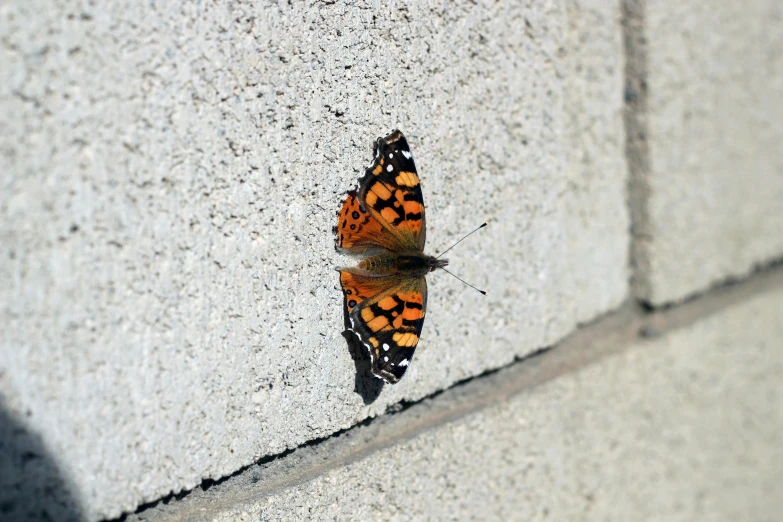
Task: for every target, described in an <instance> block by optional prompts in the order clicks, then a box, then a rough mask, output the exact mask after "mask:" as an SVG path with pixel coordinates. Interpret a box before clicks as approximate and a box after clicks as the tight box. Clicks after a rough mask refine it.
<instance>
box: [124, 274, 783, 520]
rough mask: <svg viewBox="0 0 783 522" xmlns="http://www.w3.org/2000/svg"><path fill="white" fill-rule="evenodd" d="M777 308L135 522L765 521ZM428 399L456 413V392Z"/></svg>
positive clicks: (634, 348) (774, 426) (778, 296)
mask: <svg viewBox="0 0 783 522" xmlns="http://www.w3.org/2000/svg"><path fill="white" fill-rule="evenodd" d="M781 305H783V291H781V290H780V288H779V287H778V290H777V291H775V292H771V291H770V292H769V293H767V294H764V295H758V296H756V297H754V298H752V299H750V300H749V301H745V302H743V303H740V304H736V305H735V306H733V307H729V308H727V309H724V310H723V311H721V312H720V313H717V314H716V315H713V316H711V317H708V318H706V319H702V320H701V321H699V322H696V323H691V324H690V325H689V326H687V327H684V328H682V329H680V330H675V331H670V332H668V333H667V334H666V335H663V336H661V337H659V338H657V339H654V340H649V341H635V342H634V343H633V344H632V345H631V346H626V347H625V349H620V350H619V351H618V352H617V353H615V354H614V355H611V356H608V357H604V358H601V359H598V360H597V361H595V362H593V363H592V364H590V365H587V366H583V367H582V368H581V369H579V370H578V371H575V372H564V373H561V374H560V376H559V377H557V378H555V379H554V380H550V381H548V382H545V383H544V384H542V385H540V386H538V387H535V388H532V389H527V390H525V391H524V392H522V393H518V394H516V395H513V396H511V397H509V398H508V400H506V401H501V402H499V403H497V404H494V405H491V406H490V407H488V408H486V409H482V410H479V411H477V412H475V413H473V414H470V415H467V416H464V417H461V418H459V419H458V420H456V421H454V422H451V423H448V424H440V425H437V426H435V427H434V428H432V429H430V430H428V431H424V432H422V433H420V434H419V435H417V436H415V437H413V438H410V439H408V440H405V441H402V442H398V443H395V442H394V440H393V438H391V440H390V435H389V434H388V433H386V434H384V432H383V430H380V431H379V432H373V431H372V426H370V427H362V428H359V429H357V430H354V431H352V432H351V433H350V434H349V435H348V436H347V437H346V440H345V441H343V442H342V445H343V446H344V447H353V446H358V447H362V446H367V447H372V446H373V445H374V442H375V441H376V440H378V439H386V440H387V441H390V442H391V444H389V446H383V447H380V448H377V447H376V448H375V451H373V452H370V453H369V454H367V455H364V456H363V458H361V459H358V460H354V461H351V462H346V463H345V464H344V465H341V466H336V467H333V468H331V469H326V470H320V471H319V472H318V473H317V477H316V478H312V479H310V480H307V481H302V480H301V478H300V477H301V475H300V477H297V474H296V473H295V472H293V471H292V470H289V472H288V474H287V475H286V474H280V475H276V474H275V467H273V466H270V467H268V468H267V469H263V468H261V469H258V471H254V472H253V473H254V477H255V480H254V481H253V480H247V479H245V480H244V482H243V481H242V479H241V477H237V480H236V483H235V484H226V486H228V487H223V485H221V486H220V487H221V488H223V489H222V490H221V491H220V492H219V493H220V494H219V495H212V498H213V502H206V501H205V500H206V498H202V499H201V500H200V501H196V502H193V503H190V502H189V501H190V500H195V499H190V498H188V499H186V501H185V502H182V503H180V505H178V506H177V505H176V503H175V504H174V505H171V506H161V508H160V510H154V511H152V512H150V513H147V515H148V516H153V515H154V516H155V517H156V519H158V520H161V521H165V522H175V521H177V520H187V519H188V517H189V516H193V514H195V513H199V514H200V516H204V517H208V518H209V519H211V520H301V519H303V518H308V519H317V520H332V519H337V520H348V519H350V520H447V519H448V520H451V519H454V520H533V521H538V520H541V521H543V520H596V521H598V520H600V521H607V520H609V521H612V520H617V521H626V520H667V521H683V522H685V521H691V520H726V521H730V520H759V521H773V520H777V519H778V518H779V516H780V513H781V512H783V450H781V446H780V432H781V429H783V410H781V408H780V400H781V396H780V395H781V394H780V389H781V388H780V377H781V375H783V351H781V350H780V349H779V340H780V339H781V338H783V323H781V322H780V314H779V310H780V307H781ZM601 348H602V349H603V347H601ZM549 355H550V354H547V355H546V356H549ZM471 384H476V383H471ZM441 398H443V399H446V400H452V399H455V404H454V405H453V406H452V409H456V410H458V409H460V404H459V395H458V394H455V395H453V396H452V395H448V396H445V397H439V398H438V400H439V399H441ZM434 402H436V401H433V403H434ZM487 402H492V401H491V399H488V400H487ZM415 408H422V409H427V408H431V409H432V414H433V415H438V414H439V413H441V414H442V412H443V411H445V410H447V409H448V408H447V407H446V406H444V405H442V404H441V405H439V406H435V405H434V404H433V405H428V404H426V403H425V404H420V405H416V406H414V407H413V408H411V409H410V410H408V411H406V412H403V413H402V414H401V415H400V417H403V416H405V415H408V414H410V418H409V419H408V420H409V422H413V423H415V422H416V419H417V417H416V415H415V414H414V409H415ZM400 420H402V419H400ZM365 431H366V432H368V433H365ZM391 437H393V435H391ZM335 444H336V445H337V443H335ZM349 451H352V452H353V453H354V454H360V451H358V450H356V449H352V450H349ZM297 453H298V452H297ZM334 453H339V450H335V451H334ZM331 454H332V452H329V455H331ZM292 457H296V454H294V455H292ZM324 458H328V457H326V456H325V457H324ZM322 462H323V459H322V460H318V459H312V462H311V463H310V465H311V466H314V467H315V468H318V467H319V466H322ZM281 464H282V463H281ZM296 469H297V470H298V471H299V472H300V473H301V472H302V469H301V468H296ZM267 479H269V480H268V482H267ZM232 480H233V479H232ZM254 489H255V491H254ZM210 493H211V492H210ZM197 496H198V495H197ZM206 496H207V495H206V494H205V495H204V497H206ZM232 501H233V503H232ZM134 520H137V519H135V518H132V519H131V521H134Z"/></svg>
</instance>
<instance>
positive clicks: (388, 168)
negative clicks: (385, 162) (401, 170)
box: [386, 163, 394, 172]
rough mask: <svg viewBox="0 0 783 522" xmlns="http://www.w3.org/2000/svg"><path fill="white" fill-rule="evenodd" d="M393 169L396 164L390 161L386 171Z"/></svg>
mask: <svg viewBox="0 0 783 522" xmlns="http://www.w3.org/2000/svg"><path fill="white" fill-rule="evenodd" d="M393 170H394V166H393V165H392V164H391V163H389V166H388V167H386V172H391V171H393Z"/></svg>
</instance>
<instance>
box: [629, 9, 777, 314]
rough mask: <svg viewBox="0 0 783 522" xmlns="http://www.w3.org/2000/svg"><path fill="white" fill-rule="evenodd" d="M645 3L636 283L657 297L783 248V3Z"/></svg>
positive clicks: (638, 21)
mask: <svg viewBox="0 0 783 522" xmlns="http://www.w3.org/2000/svg"><path fill="white" fill-rule="evenodd" d="M643 4H644V3H643V2H628V3H627V6H629V9H628V11H629V14H630V15H631V16H630V18H631V20H630V22H631V23H629V24H626V30H631V31H635V32H636V36H635V37H632V38H630V39H629V41H630V42H631V43H632V44H633V43H635V44H636V47H632V48H631V57H632V58H631V59H635V60H637V61H640V62H644V63H640V64H637V65H638V67H637V68H636V71H635V72H637V73H639V74H644V75H646V81H644V82H642V84H641V87H642V89H646V91H644V90H641V91H638V90H635V89H631V90H629V92H628V93H627V96H628V97H629V99H630V100H631V101H632V102H636V99H637V97H640V96H641V97H645V96H646V100H644V104H646V107H644V108H645V109H646V114H645V115H644V116H643V119H642V120H640V121H638V123H643V126H642V127H640V128H637V129H636V130H635V131H634V130H633V128H631V130H630V131H629V133H630V134H631V135H632V136H634V135H636V136H637V138H638V141H637V143H636V146H637V148H639V147H641V148H644V149H646V150H644V151H642V152H641V153H639V151H638V150H637V151H636V154H634V151H632V155H631V159H630V161H631V165H632V166H633V171H634V173H635V174H634V175H635V176H636V177H639V178H641V179H637V180H635V185H636V192H637V194H636V195H635V197H634V199H635V205H637V206H640V207H643V208H637V209H636V212H635V214H636V216H635V219H634V221H635V222H634V225H635V228H636V234H635V239H636V241H635V256H634V257H635V262H636V264H637V274H636V279H637V281H636V285H635V286H636V293H637V295H639V297H640V298H642V299H644V300H646V301H649V302H650V303H652V304H656V305H657V304H662V303H666V302H670V301H678V300H681V299H683V298H685V297H687V296H688V295H691V294H693V293H695V292H699V291H703V290H705V289H706V288H708V287H709V286H710V285H712V284H715V283H716V282H718V281H721V280H725V279H727V278H732V277H737V276H741V275H743V274H746V273H748V272H749V271H751V270H752V269H753V267H754V266H756V265H759V264H764V263H766V262H769V261H771V260H774V259H777V258H779V257H781V256H783V234H781V233H780V231H781V230H783V148H781V146H780V144H781V143H783V127H782V126H781V125H780V122H781V121H782V120H783V30H782V29H781V27H783V4H781V3H780V2H778V1H775V0H753V1H751V2H743V3H737V2H721V3H719V4H710V5H707V4H703V3H688V2H685V3H683V2H680V3H677V4H670V3H668V2H647V5H646V7H642V5H643ZM640 31H643V32H644V37H643V38H640V37H639V36H640V35H639V32H640ZM637 86H638V85H637ZM634 110H635V108H634ZM634 159H635V160H641V162H639V161H634Z"/></svg>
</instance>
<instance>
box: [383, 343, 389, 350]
mask: <svg viewBox="0 0 783 522" xmlns="http://www.w3.org/2000/svg"><path fill="white" fill-rule="evenodd" d="M388 349H389V345H388V344H386V343H383V351H384V352H385V351H386V350H388Z"/></svg>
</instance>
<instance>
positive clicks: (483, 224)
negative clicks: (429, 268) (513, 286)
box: [435, 223, 487, 294]
mask: <svg viewBox="0 0 783 522" xmlns="http://www.w3.org/2000/svg"><path fill="white" fill-rule="evenodd" d="M485 226H487V224H486V223H482V224H481V225H480V226H479V227H478V228H476V230H474V231H473V232H471V233H470V234H468V235H467V236H465V237H463V238H462V239H460V240H459V241H457V242H456V243H454V244H453V245H451V246H450V247H449V248H447V249H446V250H444V251H443V252H441V253H440V254H439V255H438V256H436V257H435V259H439V258H440V257H441V256H442V255H443V254H445V253H446V252H448V251H449V250H451V249H452V248H454V247H455V246H457V245H459V244H460V243H462V242H463V241H465V240H466V239H467V238H469V237H470V236H471V235H473V234H475V233H476V232H478V231H479V230H481V229H482V228H484V227H485ZM447 272H448V270H447ZM449 273H450V274H451V272H449ZM451 275H454V274H451ZM454 277H457V276H454ZM457 279H459V277H457ZM459 280H460V281H462V279H459ZM462 282H463V283H465V281H462ZM465 284H466V285H467V283H465ZM468 286H470V285H468ZM477 290H478V289H477ZM479 292H481V290H479ZM481 293H482V294H483V293H485V292H481Z"/></svg>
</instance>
